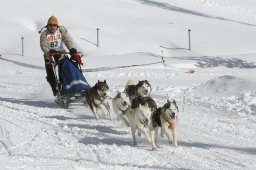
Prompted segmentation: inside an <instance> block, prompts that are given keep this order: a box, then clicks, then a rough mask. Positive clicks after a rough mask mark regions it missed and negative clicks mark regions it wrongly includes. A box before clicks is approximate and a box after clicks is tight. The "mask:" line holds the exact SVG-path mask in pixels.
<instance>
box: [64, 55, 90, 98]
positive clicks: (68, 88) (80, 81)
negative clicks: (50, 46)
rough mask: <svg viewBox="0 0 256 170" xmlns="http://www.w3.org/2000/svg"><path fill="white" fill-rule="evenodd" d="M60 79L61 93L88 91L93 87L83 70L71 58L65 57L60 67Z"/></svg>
mask: <svg viewBox="0 0 256 170" xmlns="http://www.w3.org/2000/svg"><path fill="white" fill-rule="evenodd" d="M59 79H60V83H61V94H67V93H73V92H78V91H81V90H85V91H87V90H89V89H90V88H91V87H90V85H89V84H88V83H87V81H86V79H85V77H84V75H83V74H82V72H81V71H80V70H79V69H78V68H77V67H76V66H75V65H74V64H73V63H72V62H71V61H70V60H69V59H65V60H64V62H63V64H62V65H61V66H60V67H59Z"/></svg>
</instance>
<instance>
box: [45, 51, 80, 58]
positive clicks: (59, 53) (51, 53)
mask: <svg viewBox="0 0 256 170" xmlns="http://www.w3.org/2000/svg"><path fill="white" fill-rule="evenodd" d="M62 54H70V52H64V51H63V52H50V53H48V55H49V56H55V55H62ZM80 54H81V55H80ZM70 55H71V54H70ZM73 55H79V56H80V57H82V56H83V53H82V52H76V53H74V54H73Z"/></svg>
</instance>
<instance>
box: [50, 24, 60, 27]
mask: <svg viewBox="0 0 256 170" xmlns="http://www.w3.org/2000/svg"><path fill="white" fill-rule="evenodd" d="M48 26H49V27H57V26H58V25H55V24H49V25H48Z"/></svg>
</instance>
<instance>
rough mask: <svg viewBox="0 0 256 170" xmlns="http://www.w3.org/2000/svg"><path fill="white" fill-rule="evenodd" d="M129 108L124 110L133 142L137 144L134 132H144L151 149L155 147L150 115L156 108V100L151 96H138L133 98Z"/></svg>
mask: <svg viewBox="0 0 256 170" xmlns="http://www.w3.org/2000/svg"><path fill="white" fill-rule="evenodd" d="M135 101H136V103H135V102H133V103H132V106H131V108H130V109H128V110H127V111H126V113H125V114H126V117H127V119H128V121H129V124H130V126H131V132H132V137H133V144H134V145H135V146H137V139H136V135H135V134H136V132H137V131H138V133H141V134H144V135H145V136H146V138H147V140H148V142H149V143H150V145H151V147H152V149H153V150H155V149H156V144H155V141H154V140H151V139H152V138H154V136H155V134H154V132H155V131H154V130H153V125H152V121H151V120H152V119H151V115H152V113H153V112H154V111H155V110H156V109H157V105H156V102H155V101H154V100H153V99H152V98H151V97H140V98H139V99H135Z"/></svg>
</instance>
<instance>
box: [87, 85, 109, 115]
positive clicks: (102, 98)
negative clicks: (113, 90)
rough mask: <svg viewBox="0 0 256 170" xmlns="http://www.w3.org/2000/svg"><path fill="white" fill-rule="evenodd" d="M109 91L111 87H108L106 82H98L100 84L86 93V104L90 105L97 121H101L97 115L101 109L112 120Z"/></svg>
mask: <svg viewBox="0 0 256 170" xmlns="http://www.w3.org/2000/svg"><path fill="white" fill-rule="evenodd" d="M108 90H109V87H108V85H107V82H106V80H104V81H99V80H98V82H97V83H96V84H95V85H94V86H93V87H92V88H91V89H90V90H89V91H88V92H86V95H85V98H86V102H87V104H88V105H89V107H90V109H91V111H92V112H93V114H94V116H95V119H96V120H98V119H99V117H98V115H97V110H98V108H100V107H101V108H102V110H103V111H104V112H105V114H106V115H108V117H109V119H111V116H110V106H109V102H108V96H107V92H108Z"/></svg>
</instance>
